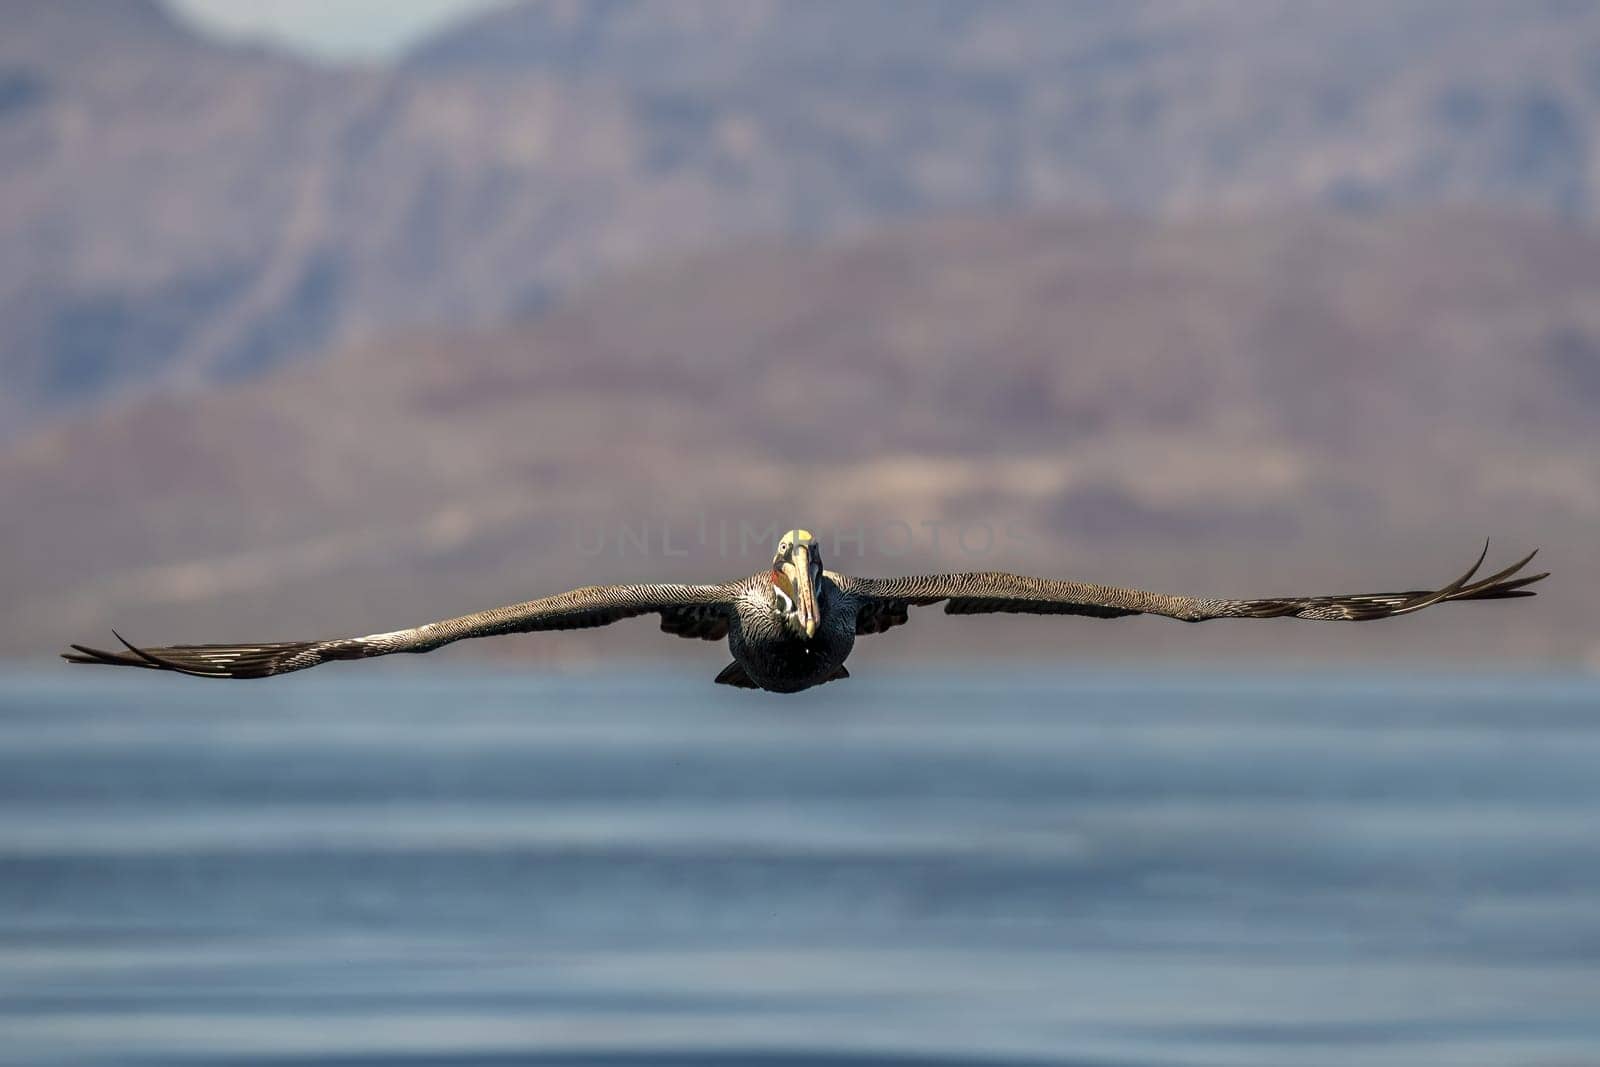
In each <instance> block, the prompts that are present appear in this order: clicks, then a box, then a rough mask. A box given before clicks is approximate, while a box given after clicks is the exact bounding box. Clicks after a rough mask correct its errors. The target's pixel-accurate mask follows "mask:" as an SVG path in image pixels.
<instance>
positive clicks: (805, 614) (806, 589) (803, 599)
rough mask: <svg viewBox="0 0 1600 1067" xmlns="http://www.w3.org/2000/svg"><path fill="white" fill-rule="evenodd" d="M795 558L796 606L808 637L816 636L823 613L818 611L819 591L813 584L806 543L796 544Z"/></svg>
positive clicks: (809, 551) (809, 555)
mask: <svg viewBox="0 0 1600 1067" xmlns="http://www.w3.org/2000/svg"><path fill="white" fill-rule="evenodd" d="M793 558H794V592H795V607H796V609H797V611H798V613H799V615H800V626H801V628H802V629H804V630H805V632H806V637H808V638H810V637H815V636H816V635H817V622H818V620H819V619H820V617H821V613H820V612H818V611H817V591H816V589H815V588H813V587H812V585H811V550H810V549H809V548H807V547H806V546H805V545H796V546H795V549H794V557H793Z"/></svg>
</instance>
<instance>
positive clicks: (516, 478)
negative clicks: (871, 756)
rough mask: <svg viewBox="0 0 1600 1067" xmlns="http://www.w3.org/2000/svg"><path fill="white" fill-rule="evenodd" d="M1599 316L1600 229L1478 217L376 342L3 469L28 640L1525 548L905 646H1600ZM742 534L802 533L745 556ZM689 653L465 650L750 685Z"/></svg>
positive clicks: (1439, 649) (659, 306)
mask: <svg viewBox="0 0 1600 1067" xmlns="http://www.w3.org/2000/svg"><path fill="white" fill-rule="evenodd" d="M1597 289H1600V236H1596V235H1594V234H1591V233H1586V232H1582V231H1578V230H1574V229H1573V228H1572V227H1570V226H1565V225H1563V224H1560V223H1557V222H1555V221H1551V220H1542V219H1539V218H1535V217H1529V216H1523V215H1517V214H1503V213H1487V212H1483V211H1463V210H1454V211H1433V212H1416V213H1412V214H1409V215H1406V216H1391V215H1370V216H1359V215H1351V214H1348V213H1346V214H1333V215H1326V216H1320V217H1307V216H1304V215H1301V214H1295V215H1284V216H1281V217H1277V218H1269V217H1257V218H1243V217H1233V218H1215V219H1191V220H1186V221H1171V220H1167V221H1154V220H1144V219H1136V218H1132V217H1114V216H1108V215H1105V214H1103V213H1098V214H1034V215H1016V216H1011V217H1006V218H976V217H974V218H967V219H950V220H943V221H933V222H923V223H916V224H902V225H898V226H893V227H887V228H881V229H879V230H877V231H875V232H874V233H873V234H871V235H867V236H861V237H848V238H837V239H834V240H831V241H827V242H823V243H820V244H819V243H803V242H795V241H758V242H752V243H750V244H747V245H745V246H742V247H738V248H732V249H729V250H726V251H723V252H719V253H715V254H706V255H701V256H692V257H686V258H681V259H678V260H673V261H664V262H661V263H659V264H654V265H650V266H646V267H641V268H637V269H635V270H632V271H627V272H622V273H620V274H617V275H614V276H613V277H611V278H610V279H608V280H604V281H600V282H596V283H592V284H591V285H589V286H585V287H583V288H582V289H581V290H580V291H578V292H576V293H575V294H573V295H572V296H571V297H570V298H568V299H566V300H564V301H563V302H561V303H560V304H559V305H557V306H555V307H553V308H551V309H549V310H548V311H546V312H545V314H543V315H542V316H540V317H539V318H538V319H537V320H536V321H534V322H531V323H528V324H523V325H514V326H509V327H504V328H498V329H488V330H475V331H450V332H436V333H419V334H412V335H410V336H408V337H406V338H402V339H395V340H390V341H386V342H383V343H371V344H359V345H354V346H351V347H348V348H345V349H343V350H340V351H338V352H335V353H332V354H330V355H329V356H328V357H326V358H323V359H321V360H318V361H316V362H314V363H308V364H302V365H298V366H296V367H292V368H286V369H284V370H283V371H280V372H279V373H276V374H274V375H270V376H268V377H266V378H264V379H262V380H259V381H257V382H255V383H251V384H246V385H241V386H236V387H233V388H229V389H225V390H214V391H210V392H204V393H195V394H190V395H186V396H185V395H176V396H175V395H167V396H162V397H155V398H149V399H146V400H142V401H128V402H124V403H121V404H118V405H115V406H113V407H112V408H110V409H107V410H105V411H102V412H100V413H97V414H94V415H92V416H84V417H81V418H77V419H70V420H63V421H61V422H59V423H58V424H57V425H56V426H54V427H52V428H49V429H47V430H43V431H39V432H35V433H34V434H31V435H29V436H28V437H27V438H26V439H25V440H24V441H22V442H20V443H19V444H17V445H16V446H14V447H12V448H11V449H9V450H7V451H5V452H0V498H3V499H4V500H5V501H6V502H7V506H6V508H5V509H4V511H3V512H0V545H3V546H5V548H4V557H5V558H6V560H7V561H8V568H7V570H8V573H7V574H6V583H7V587H8V588H7V596H6V598H5V601H4V603H3V604H0V653H12V654H26V653H33V654H39V653H47V652H50V651H53V650H55V649H56V648H57V647H59V646H60V645H61V644H62V643H63V642H65V641H68V640H76V641H85V640H88V639H90V638H96V639H98V640H101V641H104V640H105V639H106V638H108V637H109V628H110V627H111V626H113V625H115V626H117V627H118V628H119V629H122V630H123V632H124V633H127V634H129V635H130V636H131V637H133V638H134V639H143V640H146V641H150V642H157V643H163V642H169V641H181V640H212V639H217V640H234V639H244V638H252V639H272V638H284V637H287V638H293V637H297V636H311V637H315V636H326V635H332V634H338V633H341V632H354V633H366V632H373V631H375V630H386V629H392V628H395V627H398V626H401V625H407V624H412V623H416V622H420V621H423V620H426V619H430V618H434V617H439V616H442V615H448V614H454V613H458V612H464V611H468V610H476V609H479V608H482V607H485V606H488V605H493V604H497V603H502V602H508V601H512V600H519V599H525V598H528V597H532V596H536V595H542V594H546V593H551V592H556V591H559V590H562V589H565V588H568V587H571V586H573V585H577V584H580V583H583V582H589V581H618V580H630V579H640V578H644V579H662V580H666V579H673V578H682V579H694V580H724V579H726V578H729V577H732V576H734V575H742V574H748V573H751V572H752V571H754V570H756V569H757V568H758V567H760V566H763V565H764V564H765V563H766V561H767V560H768V559H770V552H771V546H770V543H769V539H770V538H771V537H772V536H773V535H774V534H775V532H776V530H775V529H773V528H772V525H771V524H774V523H781V524H782V525H781V526H778V527H777V529H782V528H786V527H787V526H788V525H792V524H794V523H800V522H803V523H805V524H807V525H811V526H812V527H813V528H814V529H816V530H818V532H819V533H821V534H822V535H823V537H824V545H825V546H827V548H828V551H829V555H830V562H832V563H833V564H834V565H836V566H839V567H841V568H843V569H847V570H853V571H856V572H859V573H878V574H882V573H892V572H910V571H917V570H924V569H945V570H950V569H957V570H963V569H964V570H971V569H992V568H996V567H1003V568H1005V569H1033V570H1036V571H1041V572H1044V573H1052V574H1058V575H1064V576H1074V577H1083V578H1089V579H1094V580H1101V581H1108V582H1122V583H1128V584H1137V585H1142V586H1145V587H1153V588H1158V589H1164V590H1169V591H1182V592H1196V593H1217V594H1224V595H1258V594H1259V595H1269V594H1275V593H1306V592H1339V591H1352V587H1354V589H1355V590H1361V589H1386V588H1416V587H1418V586H1419V585H1424V586H1425V585H1429V584H1431V583H1438V584H1442V583H1443V582H1445V581H1447V580H1448V579H1450V578H1451V577H1453V576H1454V574H1455V573H1456V572H1457V571H1458V570H1460V569H1461V568H1462V567H1463V566H1464V564H1465V563H1466V562H1468V561H1469V560H1470V558H1471V556H1472V555H1473V554H1474V553H1475V552H1476V550H1477V547H1478V545H1479V541H1478V539H1479V538H1481V537H1482V536H1483V535H1485V534H1493V535H1495V537H1496V538H1497V539H1498V541H1497V547H1496V549H1495V552H1494V556H1495V558H1498V559H1502V560H1505V561H1508V560H1509V558H1511V557H1512V554H1513V553H1517V554H1520V553H1521V552H1523V551H1525V550H1527V549H1528V548H1531V547H1533V546H1535V545H1542V546H1543V547H1544V549H1545V560H1544V562H1545V563H1546V564H1547V565H1548V566H1550V567H1552V568H1553V569H1555V571H1556V572H1557V575H1558V580H1557V581H1554V582H1551V583H1548V584H1547V585H1546V586H1545V587H1544V588H1543V595H1541V596H1540V597H1539V598H1538V599H1537V600H1532V601H1519V602H1515V603H1509V604H1496V605H1462V606H1447V607H1444V608H1441V609H1439V610H1438V611H1435V612H1430V613H1428V615H1427V616H1426V619H1425V621H1417V620H1396V621H1394V622H1389V623H1378V624H1372V625H1370V626H1368V625H1363V626H1322V625H1313V624H1300V623H1266V624H1254V623H1241V624H1232V625H1230V624H1227V623H1216V624H1211V625H1207V626H1202V627H1188V626H1179V625H1177V624H1173V623H1166V622H1162V621H1152V620H1140V619H1133V620H1117V621H1115V622H1110V623H1108V622H1101V621H1092V620H1091V621H1085V620H1066V621H1062V620H1048V619H1047V620H1039V619H1023V620H1016V619H1002V620H993V621H990V620H983V621H973V620H963V619H945V618H943V617H942V616H940V615H939V614H938V612H937V611H926V612H923V613H922V616H923V620H922V622H921V625H919V626H917V627H911V628H909V629H907V630H904V631H898V630H897V631H896V632H895V634H894V635H890V636H886V637H884V638H874V639H872V640H873V641H874V642H878V644H875V645H874V646H873V647H874V648H875V649H876V650H877V654H879V655H885V656H892V655H895V654H906V653H908V652H910V653H914V654H915V653H920V654H924V655H927V654H942V655H947V656H948V655H955V654H965V655H977V654H990V653H1005V652H1009V653H1013V654H1030V655H1044V654H1050V655H1060V654H1063V653H1066V654H1071V655H1074V656H1078V657H1091V658H1097V659H1098V658H1121V657H1130V656H1131V657H1138V656H1144V655H1157V656H1162V657H1174V658H1181V657H1185V656H1188V657H1205V658H1210V657H1226V656H1231V657H1251V658H1257V659H1271V660H1276V661H1280V662H1292V661H1295V660H1297V659H1299V660H1315V659H1323V658H1328V657H1333V658H1339V657H1349V656H1366V657H1375V658H1380V659H1381V658H1384V657H1393V658H1405V659H1408V660H1410V659H1415V658H1416V657H1419V656H1435V657H1439V658H1445V659H1452V658H1453V659H1460V660H1470V659H1477V658H1481V657H1491V656H1498V657H1508V656H1509V657H1514V658H1522V659H1525V660H1564V661H1568V662H1572V661H1579V660H1582V659H1584V658H1591V657H1592V658H1595V659H1597V660H1600V639H1597V636H1596V634H1595V631H1594V628H1593V625H1592V609H1593V602H1594V597H1595V595H1596V594H1597V593H1600V583H1597V582H1596V581H1595V577H1596V575H1595V568H1594V564H1593V530H1594V527H1595V523H1596V520H1597V518H1600V419H1597V418H1596V417H1595V416H1596V410H1597V408H1600V301H1596V300H1595V299H1594V298H1593V297H1594V293H1595V292H1596V291H1597ZM741 522H744V523H747V524H748V526H749V528H750V529H751V530H752V531H755V530H760V529H767V530H769V533H768V534H766V535H765V536H762V537H759V538H757V539H755V540H754V541H753V542H752V543H750V544H749V545H747V546H746V547H745V548H744V550H743V551H741V550H740V546H739V540H738V536H737V534H738V524H739V523H741ZM896 523H899V524H904V527H906V528H909V529H910V530H911V531H912V534H913V536H912V537H910V538H902V537H900V536H898V535H894V536H891V527H892V524H896ZM927 523H938V524H944V525H942V526H935V527H928V526H926V525H925V524H927ZM724 524H725V525H724ZM1003 524H1014V526H1015V529H1014V530H1013V529H1010V528H1007V527H1006V526H1004V525H1003ZM722 529H726V530H728V531H729V534H730V536H729V542H728V545H727V547H726V548H724V546H723V545H722V544H721V543H720V542H721V535H720V531H721V530H722ZM941 529H942V530H943V540H942V541H935V535H936V531H938V530H941ZM985 530H987V531H988V532H987V534H986V533H985ZM623 531H627V533H626V534H625V533H623ZM863 531H864V535H863V534H862V532H863ZM841 533H842V534H844V535H846V537H847V538H850V539H849V540H846V541H845V542H843V543H841V544H838V545H835V544H834V541H833V538H834V536H835V535H836V534H841ZM641 542H642V544H641ZM653 629H654V627H653V626H650V625H647V624H644V623H640V624H637V625H634V624H629V625H627V626H623V627H619V628H616V631H607V632H604V633H599V634H596V633H592V632H587V631H585V632H582V633H579V634H572V635H555V634H551V635H540V636H539V638H538V639H537V640H531V639H523V640H516V641H506V642H500V643H496V642H488V643H478V644H479V645H487V646H489V647H488V648H487V649H486V648H485V647H478V648H476V649H472V650H467V651H466V652H461V653H459V654H473V653H476V654H480V655H481V654H483V653H484V652H485V651H486V650H487V651H494V649H495V648H496V647H498V648H500V649H503V650H509V651H512V652H515V653H518V654H526V655H531V656H544V657H554V658H558V659H571V658H592V657H598V656H603V655H607V654H615V653H622V652H650V653H654V654H658V655H669V654H673V653H680V654H681V653H684V652H696V653H698V654H702V655H704V656H706V657H707V662H708V666H709V667H716V666H720V664H712V663H710V660H713V659H717V658H718V657H719V656H721V655H723V654H721V653H717V652H716V650H714V649H703V648H698V646H697V647H696V649H692V650H691V649H684V648H680V647H678V646H677V645H676V643H675V641H676V639H673V638H667V637H663V636H662V635H659V634H655V633H653V632H652V631H653ZM1402 629H1403V631H1404V639H1403V640H1402V641H1399V642H1397V641H1396V637H1397V636H1398V635H1399V634H1400V633H1401V631H1402ZM308 631H314V632H308ZM449 654H450V655H455V654H458V653H457V652H452V653H449ZM852 666H853V667H854V666H855V665H854V663H853V664H852Z"/></svg>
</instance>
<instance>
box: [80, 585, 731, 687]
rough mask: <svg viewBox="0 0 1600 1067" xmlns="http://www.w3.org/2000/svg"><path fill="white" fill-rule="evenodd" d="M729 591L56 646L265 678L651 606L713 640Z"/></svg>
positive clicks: (615, 596) (601, 619) (613, 588)
mask: <svg viewBox="0 0 1600 1067" xmlns="http://www.w3.org/2000/svg"><path fill="white" fill-rule="evenodd" d="M736 595H737V586H736V585H596V586H587V587H585V588H583V589H574V590H573V591H572V592H570V593H562V594H560V595H559V596H551V597H545V598H543V599H541V600H530V601H528V602H527V603H524V604H512V605H509V606H507V607H503V608H491V609H490V610H488V611H480V612H478V613H477V614H475V615H462V616H460V617H459V618H454V619H444V620H442V621H440V622H430V623H428V624H427V625H425V626H417V627H414V628H413V629H410V630H396V631H394V632H393V633H386V634H368V635H367V636H366V637H345V638H336V639H334V640H331V641H285V642H276V643H271V644H252V645H247V644H234V645H173V646H170V647H167V648H136V647H134V646H133V645H130V644H128V642H127V641H124V640H123V638H122V635H121V634H118V635H117V640H119V641H122V643H123V644H124V645H126V646H127V651H126V652H102V651H100V650H99V649H94V648H86V647H84V646H83V645H73V646H72V648H73V651H72V652H67V653H63V657H64V658H65V659H67V660H69V661H70V662H72V663H104V664H111V665H113V666H119V667H148V668H150V669H152V670H163V671H177V672H178V673H180V674H191V675H194V676H196V677H199V678H266V677H269V676H270V675H274V674H287V673H289V672H290V671H303V670H305V669H306V668H307V667H315V666H317V665H318V664H320V663H327V662H328V661H329V660H336V659H366V658H367V657H369V656H387V655H391V654H393V653H395V652H432V651H433V650H434V649H436V648H439V647H441V646H443V645H448V644H450V643H451V642H453V641H460V640H462V639H464V638H468V637H493V636H496V635H498V634H517V633H531V632H534V631H537V630H578V629H583V628H586V627H590V626H607V625H609V624H611V623H613V622H616V621H618V620H619V619H627V618H632V617H633V616H635V615H644V614H647V613H650V612H656V613H659V614H660V615H661V628H662V629H663V630H665V631H667V632H668V633H675V634H679V635H680V636H683V637H703V638H706V639H708V640H714V639H716V638H718V637H721V636H724V635H726V634H727V632H728V621H727V620H728V616H729V614H730V613H731V612H732V610H733V599H734V597H735V596H736Z"/></svg>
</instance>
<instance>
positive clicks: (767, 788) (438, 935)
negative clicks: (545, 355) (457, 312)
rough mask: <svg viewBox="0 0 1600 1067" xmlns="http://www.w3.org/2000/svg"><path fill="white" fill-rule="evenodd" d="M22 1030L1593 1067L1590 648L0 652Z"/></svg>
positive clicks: (582, 1056) (542, 1049) (1067, 1060)
mask: <svg viewBox="0 0 1600 1067" xmlns="http://www.w3.org/2000/svg"><path fill="white" fill-rule="evenodd" d="M0 1061H3V1062H5V1063H8V1064H9V1063H17V1064H53V1063H84V1064H88V1063H94V1064H108V1063H144V1064H199V1063H206V1064H237V1065H253V1067H266V1065H269V1064H270V1065H286V1067H287V1065H297V1067H310V1065H314V1064H340V1065H347V1067H355V1065H361V1067H368V1065H371V1067H376V1065H378V1064H391V1063H398V1064H402V1065H409V1067H420V1065H422V1064H467V1065H473V1067H502V1065H510V1064H516V1063H533V1064H540V1065H555V1064H580V1065H590V1067H614V1065H626V1067H643V1065H646V1064H667V1065H675V1067H676V1065H691V1064H710V1065H714V1067H731V1065H733V1064H752V1065H762V1067H800V1065H827V1067H856V1065H873V1067H890V1065H910V1064H921V1063H927V1064H947V1065H957V1064H963V1065H965V1064H972V1065H976V1064H986V1065H987V1064H995V1065H1032V1064H1045V1063H1060V1064H1073V1065H1089V1064H1092V1065H1105V1067H1136V1065H1157V1064H1172V1065H1195V1067H1217V1065H1225V1064H1253V1065H1272V1067H1280V1065H1299V1064H1313V1065H1322V1064H1326V1065H1329V1067H1333V1065H1338V1067H1361V1065H1367V1064H1407V1065H1411V1064H1415V1065H1422V1064H1427V1065H1440V1064H1482V1065H1490V1064H1493V1065H1497V1067H1498V1065H1502V1064H1537V1065H1541V1067H1557V1065H1563V1067H1575V1065H1580V1064H1582V1065H1594V1064H1600V681H1597V680H1595V679H1585V678H1581V677H1576V676H1574V677H1568V678H1550V677H1540V676H1531V675H1530V676H1526V677H1515V678H1512V677H1489V678H1481V677H1473V678H1467V679H1462V678H1459V677H1442V676H1441V677H1425V676H1392V675H1378V676H1369V675H1365V674H1363V673H1362V672H1359V671H1356V672H1349V673H1346V674H1342V675H1341V674H1321V675H1307V676H1274V677H1269V678H1267V679H1265V680H1262V679H1252V678H1249V677H1245V676H1237V677H1234V676H1227V675H1185V674H1161V675H1156V676H1154V677H1149V676H1146V677H1142V678H1136V677H1126V676H1113V675H1105V674H1081V673H1071V672H1061V673H1058V674H1045V673H1038V674H1028V675H1025V676H1023V677H1020V678H1019V677H1016V676H1009V677H1008V676H1006V675H1003V674H1000V673H994V674H956V673H951V674H947V675H942V676H939V677H936V678H932V679H928V678H921V679H918V678H913V677H909V676H897V675H892V674H885V673H883V672H881V671H880V672H869V671H866V670H863V671H861V672H860V674H859V676H858V677H857V678H853V679H851V680H850V681H848V682H845V683H842V684H835V685H830V686H827V687H826V688H824V689H822V690H818V691H814V692H813V693H810V694H805V695H802V696H800V697H795V698H780V697H768V696H764V695H758V694H750V693H745V692H740V691H733V690H728V689H724V688H720V687H715V688H714V687H712V686H711V685H710V684H709V678H708V677H700V676H699V675H670V674H662V675H648V674H631V673H621V674H613V675H607V676H593V677H575V678H548V677H538V676H503V675H502V676H492V677H489V678H485V677H482V676H479V675H473V674H469V673H448V674H413V673H405V672H394V671H386V670H385V669H384V667H383V666H381V665H379V666H377V667H376V668H373V667H367V668H366V669H364V670H339V669H337V668H336V669H334V670H332V671H328V672H326V673H325V674H322V675H318V674H312V675H310V676H307V677H304V678H292V679H283V680H280V681H277V682H275V683H265V684H244V685H233V686H229V685H216V684H207V683H200V682H193V681H190V680H188V679H169V678H164V677H159V676H154V675H144V674H136V673H133V672H126V673H121V674H117V673H112V672H103V673H95V672H91V671H88V670H82V671H71V670H65V669H63V670H61V671H50V672H40V673H32V674H19V673H12V674H10V675H0Z"/></svg>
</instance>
